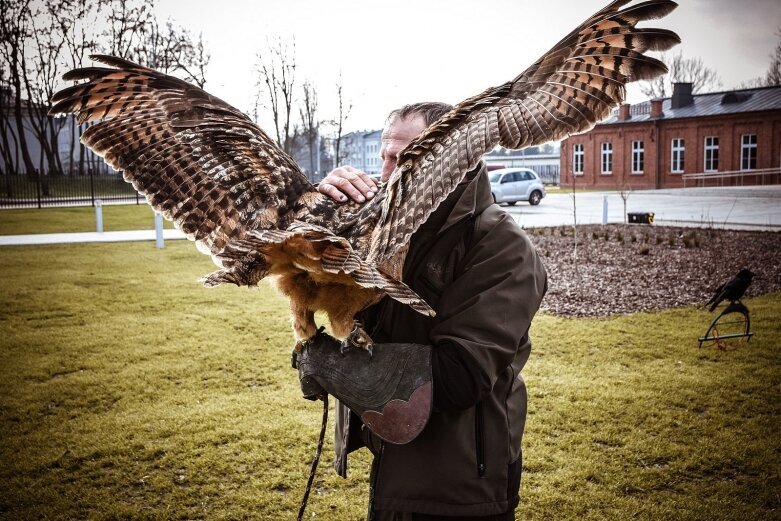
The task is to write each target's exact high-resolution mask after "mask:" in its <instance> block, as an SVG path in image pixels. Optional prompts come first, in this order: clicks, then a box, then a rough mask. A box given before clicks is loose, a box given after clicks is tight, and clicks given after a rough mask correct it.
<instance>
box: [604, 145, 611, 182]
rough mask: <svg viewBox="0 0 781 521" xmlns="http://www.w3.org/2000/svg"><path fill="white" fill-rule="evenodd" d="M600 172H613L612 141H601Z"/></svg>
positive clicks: (607, 173)
mask: <svg viewBox="0 0 781 521" xmlns="http://www.w3.org/2000/svg"><path fill="white" fill-rule="evenodd" d="M602 173H603V174H605V175H610V174H612V173H613V143H602Z"/></svg>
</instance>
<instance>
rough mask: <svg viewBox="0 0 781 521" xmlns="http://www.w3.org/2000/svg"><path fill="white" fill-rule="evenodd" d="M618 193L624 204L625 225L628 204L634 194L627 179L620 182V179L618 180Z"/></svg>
mask: <svg viewBox="0 0 781 521" xmlns="http://www.w3.org/2000/svg"><path fill="white" fill-rule="evenodd" d="M616 191H617V192H618V195H619V197H621V201H623V203H624V224H626V218H627V217H626V202H627V200H628V199H629V196H630V195H631V194H632V191H633V189H632V185H630V184H629V181H627V180H626V179H622V180H621V181H619V180H618V178H616Z"/></svg>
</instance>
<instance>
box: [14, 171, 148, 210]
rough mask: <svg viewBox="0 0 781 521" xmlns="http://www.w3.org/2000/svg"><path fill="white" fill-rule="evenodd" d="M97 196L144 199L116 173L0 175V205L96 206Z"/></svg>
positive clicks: (131, 200)
mask: <svg viewBox="0 0 781 521" xmlns="http://www.w3.org/2000/svg"><path fill="white" fill-rule="evenodd" d="M97 199H100V200H102V201H103V202H122V203H136V204H140V203H144V202H146V201H145V199H144V198H143V197H142V196H140V195H139V194H138V193H137V192H136V191H135V190H134V189H133V186H132V185H131V184H130V183H128V182H127V181H125V180H124V179H123V178H122V174H118V173H112V174H88V175H83V176H70V175H64V176H52V175H37V174H33V175H0V208H44V207H50V206H95V201H96V200H97Z"/></svg>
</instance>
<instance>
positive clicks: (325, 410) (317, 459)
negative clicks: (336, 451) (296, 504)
mask: <svg viewBox="0 0 781 521" xmlns="http://www.w3.org/2000/svg"><path fill="white" fill-rule="evenodd" d="M327 423H328V394H327V393H323V425H322V426H321V427H320V439H319V440H318V441H317V452H315V459H314V461H312V470H311V471H310V472H309V480H308V481H307V482H306V490H305V491H304V497H303V498H302V499H301V508H299V509H298V518H297V519H298V521H303V520H304V511H305V510H306V503H307V501H309V493H310V492H311V491H312V483H314V481H315V472H317V464H318V463H319V462H320V455H321V454H322V453H323V442H324V441H325V426H326V424H327Z"/></svg>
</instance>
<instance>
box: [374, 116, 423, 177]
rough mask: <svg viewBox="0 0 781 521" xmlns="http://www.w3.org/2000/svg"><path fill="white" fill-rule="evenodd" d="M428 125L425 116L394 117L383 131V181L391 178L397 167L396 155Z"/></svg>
mask: <svg viewBox="0 0 781 521" xmlns="http://www.w3.org/2000/svg"><path fill="white" fill-rule="evenodd" d="M426 127H427V125H426V122H425V121H424V120H423V116H421V115H419V114H411V115H409V116H407V117H406V118H404V119H400V118H398V117H397V118H394V119H393V121H391V122H390V124H389V125H388V127H387V128H386V129H385V130H384V131H383V133H382V147H381V148H380V159H382V181H383V182H385V181H387V180H388V179H389V178H390V175H391V174H392V173H393V169H394V168H396V156H398V154H399V152H401V151H402V150H404V148H405V147H406V146H407V145H409V143H410V141H412V140H413V139H415V138H416V137H417V136H418V134H420V133H421V132H423V130H425V128H426Z"/></svg>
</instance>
